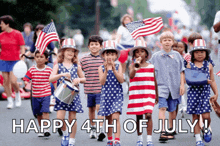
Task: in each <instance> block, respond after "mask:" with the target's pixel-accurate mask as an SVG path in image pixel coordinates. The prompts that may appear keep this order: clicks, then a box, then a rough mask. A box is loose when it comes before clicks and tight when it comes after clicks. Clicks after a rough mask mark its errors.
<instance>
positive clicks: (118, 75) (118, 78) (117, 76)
mask: <svg viewBox="0 0 220 146" xmlns="http://www.w3.org/2000/svg"><path fill="white" fill-rule="evenodd" d="M112 71H113V73H114V74H115V77H116V78H117V80H118V81H119V82H120V83H123V82H124V77H123V73H122V66H121V64H119V68H118V71H117V70H116V69H115V63H112Z"/></svg>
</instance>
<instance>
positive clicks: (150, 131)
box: [145, 113, 153, 135]
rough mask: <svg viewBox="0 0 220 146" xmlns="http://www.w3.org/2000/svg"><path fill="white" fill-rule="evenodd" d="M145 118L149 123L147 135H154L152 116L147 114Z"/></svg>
mask: <svg viewBox="0 0 220 146" xmlns="http://www.w3.org/2000/svg"><path fill="white" fill-rule="evenodd" d="M145 117H146V119H147V120H148V122H147V135H152V129H153V122H152V114H151V113H147V114H145Z"/></svg>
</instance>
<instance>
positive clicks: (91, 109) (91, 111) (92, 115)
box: [89, 106, 96, 126]
mask: <svg viewBox="0 0 220 146" xmlns="http://www.w3.org/2000/svg"><path fill="white" fill-rule="evenodd" d="M95 109H96V107H95V106H93V107H89V119H90V123H91V126H95V123H93V122H92V120H93V119H95Z"/></svg>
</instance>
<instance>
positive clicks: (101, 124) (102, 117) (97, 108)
mask: <svg viewBox="0 0 220 146" xmlns="http://www.w3.org/2000/svg"><path fill="white" fill-rule="evenodd" d="M99 108H100V105H99V104H96V111H97V113H98V112H99ZM98 119H101V120H104V116H99V115H98ZM102 126H103V122H100V127H102Z"/></svg>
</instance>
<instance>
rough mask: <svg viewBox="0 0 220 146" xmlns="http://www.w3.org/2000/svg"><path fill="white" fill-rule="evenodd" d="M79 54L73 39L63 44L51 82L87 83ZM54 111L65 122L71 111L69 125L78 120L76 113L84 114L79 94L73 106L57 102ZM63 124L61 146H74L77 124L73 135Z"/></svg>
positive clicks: (73, 129)
mask: <svg viewBox="0 0 220 146" xmlns="http://www.w3.org/2000/svg"><path fill="white" fill-rule="evenodd" d="M78 52H79V51H78V50H77V48H76V45H75V41H74V40H73V39H70V38H68V39H65V40H64V41H63V42H62V47H61V52H60V55H59V58H58V64H56V65H55V66H54V68H53V72H52V74H51V76H50V82H53V81H56V80H58V85H59V84H60V83H61V82H62V81H63V80H64V79H65V78H67V79H69V80H71V81H72V84H73V85H78V84H79V83H84V82H85V81H86V79H85V78H84V75H83V72H82V69H81V67H80V65H78ZM58 85H57V86H58ZM73 92H74V91H73ZM54 110H55V111H57V118H58V119H61V120H64V118H65V113H66V111H69V123H71V122H72V121H73V120H75V119H76V113H83V109H82V104H81V100H80V97H79V94H77V95H76V96H75V97H74V99H73V101H72V102H71V104H66V103H64V102H59V101H58V100H56V105H55V106H54ZM63 123H64V124H63V127H62V130H63V137H62V141H61V146H74V145H75V135H76V129H77V123H76V122H75V124H74V126H72V129H71V131H72V133H70V134H69V133H68V129H67V128H66V124H65V122H63Z"/></svg>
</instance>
